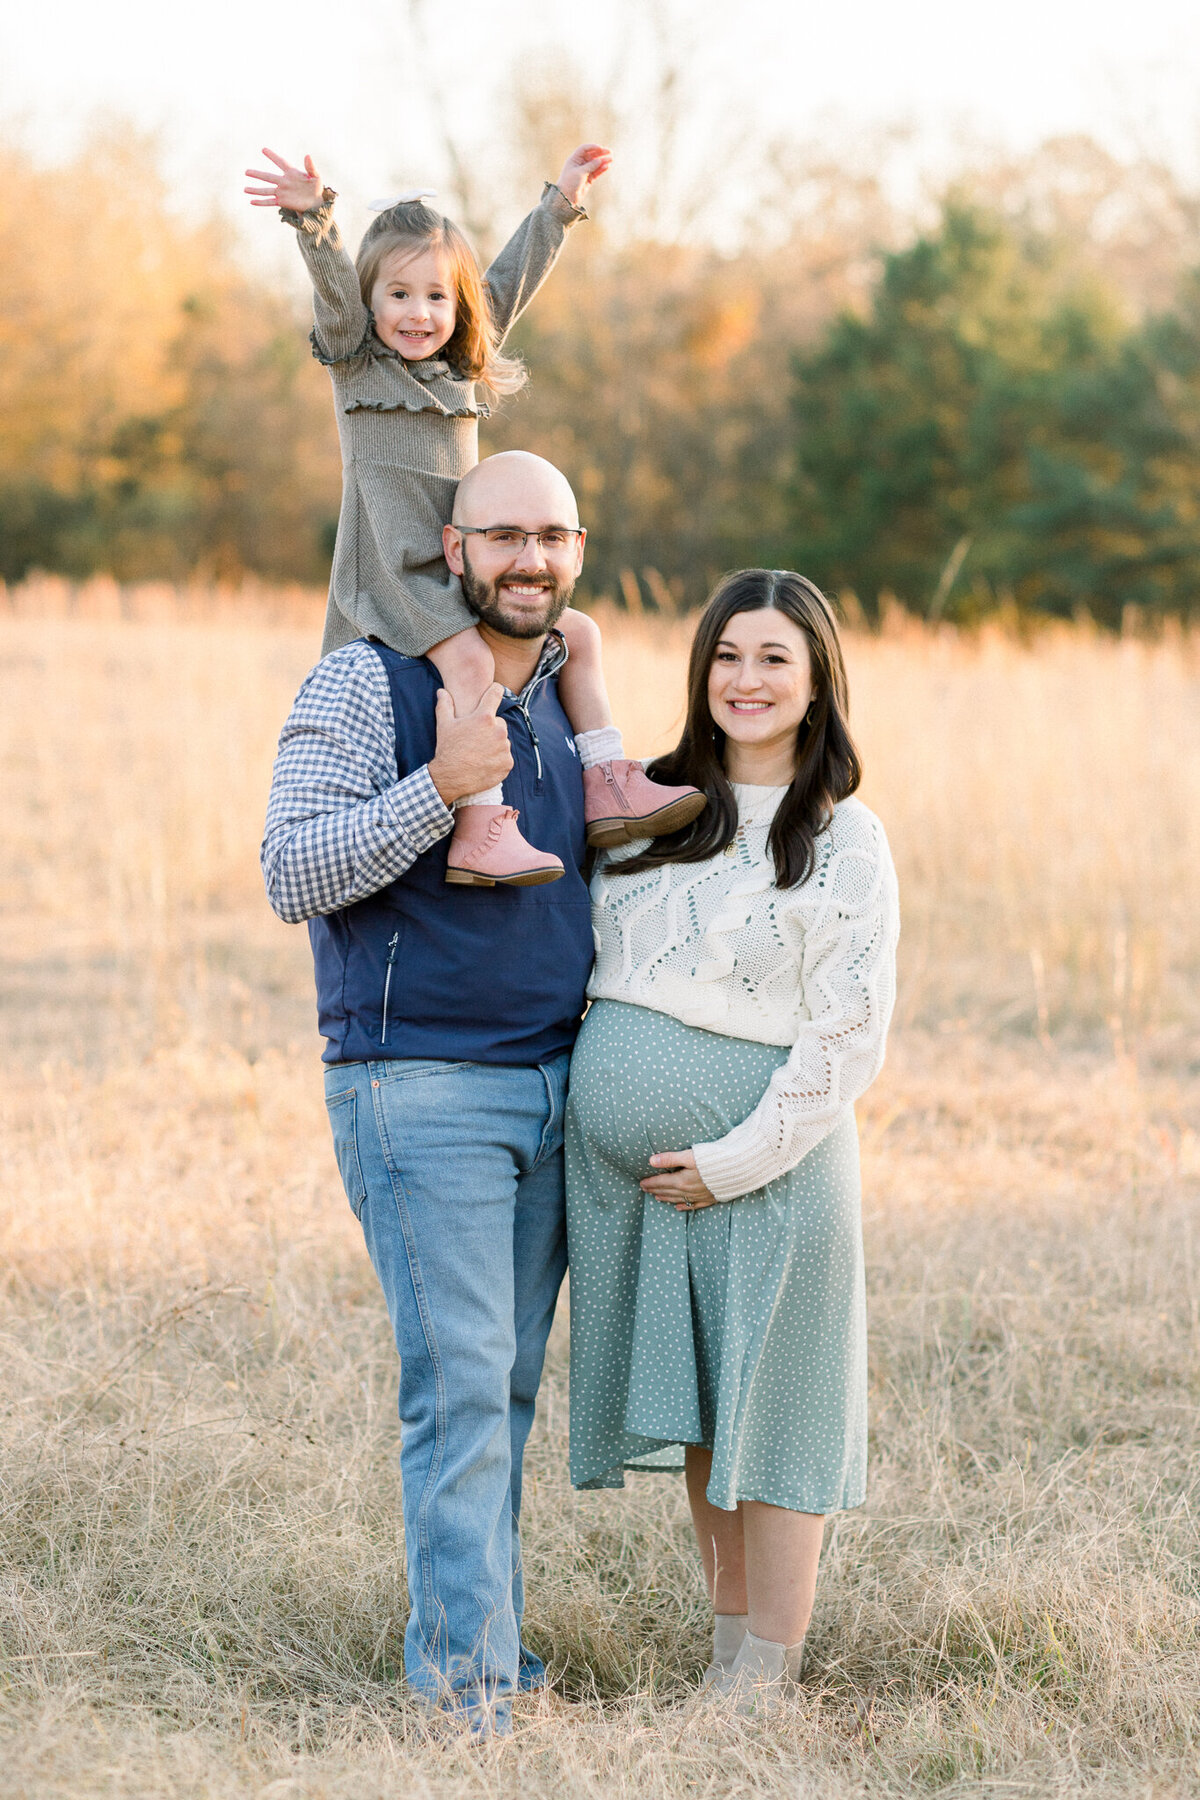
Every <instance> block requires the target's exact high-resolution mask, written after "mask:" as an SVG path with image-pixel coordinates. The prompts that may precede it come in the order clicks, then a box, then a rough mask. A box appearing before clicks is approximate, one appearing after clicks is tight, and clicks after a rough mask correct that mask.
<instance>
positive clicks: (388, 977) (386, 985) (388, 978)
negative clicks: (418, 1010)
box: [379, 931, 400, 1049]
mask: <svg viewBox="0 0 1200 1800" xmlns="http://www.w3.org/2000/svg"><path fill="white" fill-rule="evenodd" d="M399 942H400V933H399V932H398V931H393V933H392V935H391V937H390V938H389V939H388V947H387V948H388V954H387V973H386V974H385V975H384V978H383V1028H382V1030H381V1031H380V1033H379V1046H380V1049H382V1048H383V1046H384V1044H386V1043H387V1028H388V1016H387V1009H388V995H389V994H390V993H391V991H392V964H393V963H394V962H395V960H396V946H397V944H398V943H399Z"/></svg>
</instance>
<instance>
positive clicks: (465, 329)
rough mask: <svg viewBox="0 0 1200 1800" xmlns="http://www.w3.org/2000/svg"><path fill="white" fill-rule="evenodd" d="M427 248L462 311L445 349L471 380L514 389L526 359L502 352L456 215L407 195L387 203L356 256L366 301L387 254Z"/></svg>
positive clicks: (507, 391) (483, 287) (496, 390)
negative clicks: (441, 267)
mask: <svg viewBox="0 0 1200 1800" xmlns="http://www.w3.org/2000/svg"><path fill="white" fill-rule="evenodd" d="M423 250H432V251H433V252H434V254H435V255H437V256H438V257H440V258H441V260H442V261H443V263H444V264H445V267H446V273H447V279H448V281H449V284H450V286H451V288H452V290H453V293H454V300H455V306H456V309H457V314H458V316H457V318H456V319H455V322H454V331H453V333H452V335H451V337H450V340H449V342H448V343H447V344H446V346H445V348H444V350H443V351H442V355H443V356H444V357H445V358H446V361H447V362H449V363H451V364H452V365H453V366H454V368H456V369H457V370H458V372H459V374H460V375H465V376H466V377H467V379H468V380H469V381H482V382H483V383H484V385H485V386H487V387H490V388H491V390H492V392H493V393H494V394H512V393H515V392H516V390H517V389H518V388H519V387H522V386H523V385H524V383H525V380H526V373H525V365H524V364H523V363H522V362H520V361H519V359H518V358H517V357H515V356H502V355H501V354H500V345H499V341H498V338H497V334H496V324H495V320H494V319H493V318H492V309H491V305H490V303H489V301H488V294H487V283H486V282H485V280H484V278H483V276H482V274H481V273H480V270H479V264H478V262H477V261H476V258H475V252H474V250H472V248H471V245H470V243H469V242H468V240H467V239H466V237H464V235H463V233H462V232H461V231H460V230H459V228H458V226H457V225H456V224H455V223H454V221H453V220H452V219H446V218H443V217H442V215H441V213H436V212H434V211H433V208H432V207H429V206H426V205H425V204H424V202H423V201H420V200H407V201H402V202H401V204H400V205H399V206H392V207H389V208H388V210H387V212H385V213H380V215H379V217H378V218H377V219H375V220H374V221H373V222H372V223H371V224H370V225H369V226H368V227H367V231H366V234H365V236H364V237H363V241H362V243H361V244H360V245H359V247H358V255H357V257H356V258H355V268H356V269H357V270H358V285H359V291H360V292H361V294H362V298H363V305H364V306H370V304H371V294H372V292H373V290H374V287H375V283H376V282H377V281H378V279H379V272H380V270H381V269H382V267H383V265H384V263H385V262H386V261H387V259H388V257H389V256H392V255H394V254H395V253H396V252H397V251H399V252H401V254H403V255H406V256H419V255H420V254H421V252H422V251H423Z"/></svg>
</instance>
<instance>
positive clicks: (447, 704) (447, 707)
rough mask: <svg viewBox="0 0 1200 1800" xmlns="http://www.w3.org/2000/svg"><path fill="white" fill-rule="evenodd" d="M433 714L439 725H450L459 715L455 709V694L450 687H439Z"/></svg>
mask: <svg viewBox="0 0 1200 1800" xmlns="http://www.w3.org/2000/svg"><path fill="white" fill-rule="evenodd" d="M433 716H434V718H435V720H436V721H437V723H438V724H439V725H449V724H450V723H451V722H452V721H453V720H454V719H456V718H457V717H458V714H457V713H456V712H455V710H454V695H453V694H452V693H451V692H450V690H449V688H439V689H438V691H437V700H436V701H435V703H434V715H433Z"/></svg>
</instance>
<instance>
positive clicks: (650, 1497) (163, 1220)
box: [0, 580, 1200, 1800]
mask: <svg viewBox="0 0 1200 1800" xmlns="http://www.w3.org/2000/svg"><path fill="white" fill-rule="evenodd" d="M318 619H319V602H318V601H317V600H316V598H315V597H314V596H312V595H311V594H306V593H304V592H303V591H302V590H273V589H266V588H263V589H260V590H254V589H246V590H243V592H242V593H241V594H240V595H239V596H233V595H228V594H222V593H220V592H218V591H216V590H213V591H211V592H208V591H202V590H199V589H197V590H195V591H193V592H191V593H190V594H186V595H183V596H180V595H179V594H178V593H177V592H176V590H174V589H172V588H169V587H161V588H160V587H149V586H146V587H141V588H123V589H122V588H118V587H116V586H115V585H114V584H112V583H111V582H92V583H90V584H86V585H84V586H82V587H77V586H69V585H67V584H66V583H65V582H54V581H49V580H43V581H38V582H33V583H30V584H27V585H26V586H25V587H23V588H18V589H13V590H10V591H9V592H8V593H7V595H5V596H4V597H3V599H2V601H0V671H2V681H3V694H4V705H3V710H2V712H0V781H2V783H3V791H4V806H3V821H4V824H3V853H2V856H0V915H2V920H0V922H2V927H3V929H2V931H0V1005H2V1008H3V1027H4V1032H3V1046H4V1058H5V1063H6V1080H5V1082H4V1084H3V1089H2V1090H0V1167H2V1171H3V1189H4V1193H5V1196H6V1206H5V1210H4V1213H3V1217H2V1219H0V1233H2V1234H3V1267H4V1284H3V1315H2V1318H0V1340H2V1342H3V1352H4V1354H3V1363H2V1365H0V1366H2V1369H3V1374H2V1375H0V1419H2V1421H3V1434H4V1435H3V1455H2V1457H0V1519H2V1521H3V1525H2V1534H0V1535H2V1542H3V1546H4V1548H3V1553H2V1556H0V1582H2V1583H3V1593H2V1596H0V1675H2V1682H0V1727H2V1728H3V1730H4V1732H5V1734H6V1739H7V1742H6V1748H5V1754H4V1756H3V1758H2V1759H0V1794H3V1795H6V1796H7V1795H12V1796H14V1797H15V1796H18V1795H19V1796H21V1797H22V1800H26V1797H27V1800H50V1797H51V1796H63V1797H67V1796H70V1797H72V1800H74V1796H78V1795H81V1794H87V1795H89V1796H90V1795H106V1796H107V1795H113V1796H117V1795H120V1796H122V1797H126V1796H129V1797H136V1800H141V1797H142V1796H145V1797H146V1800H150V1797H151V1796H155V1797H157V1796H162V1795H167V1794H169V1795H181V1796H189V1797H190V1796H197V1797H199V1796H204V1797H206V1800H207V1797H209V1796H211V1797H213V1800H226V1797H229V1800H234V1797H238V1800H240V1797H241V1796H246V1795H251V1794H254V1795H270V1796H279V1797H280V1800H282V1797H283V1796H288V1797H289V1800H290V1797H292V1796H303V1797H305V1800H308V1797H310V1796H311V1797H313V1800H317V1797H322V1800H323V1797H325V1796H330V1797H333V1796H346V1797H347V1800H367V1797H370V1796H379V1797H380V1800H383V1797H384V1796H387V1797H389V1800H390V1797H392V1796H397V1797H398V1796H400V1795H405V1796H421V1797H424V1796H437V1797H438V1800H442V1797H443V1796H455V1797H456V1800H457V1797H458V1796H462V1797H464V1800H465V1797H466V1796H471V1795H479V1794H484V1793H488V1794H502V1795H509V1794H511V1795H514V1796H516V1795H518V1794H519V1795H522V1796H534V1797H536V1800H541V1797H543V1796H544V1797H547V1800H548V1797H549V1796H551V1795H553V1796H556V1797H559V1796H562V1795H564V1794H566V1795H569V1796H571V1797H572V1800H574V1797H575V1796H580V1797H584V1796H586V1797H588V1800H591V1797H592V1796H596V1797H597V1800H599V1797H600V1796H605V1800H608V1797H609V1796H611V1795H613V1794H614V1793H617V1794H625V1793H634V1792H637V1793H640V1794H645V1795H648V1796H666V1795H668V1794H669V1795H672V1796H677V1795H681V1794H682V1795H696V1796H711V1797H712V1800H726V1797H729V1800H733V1797H734V1796H739V1797H740V1796H752V1795H760V1794H762V1795H765V1794H788V1795H791V1796H808V1795H810V1794H811V1795H829V1796H839V1797H841V1796H850V1795H857V1794H863V1793H870V1794H872V1795H875V1794H878V1795H893V1794H894V1795H897V1796H900V1795H907V1794H911V1793H914V1792H918V1793H921V1792H932V1791H938V1792H941V1793H944V1794H947V1795H955V1794H959V1793H962V1794H967V1793H971V1794H974V1793H984V1792H986V1793H988V1794H1004V1795H1008V1794H1011V1795H1013V1796H1017V1795H1029V1794H1039V1795H1040V1794H1045V1795H1051V1794H1054V1795H1060V1794H1061V1795H1064V1796H1066V1795H1072V1796H1074V1795H1083V1794H1106V1795H1107V1794H1118V1793H1119V1794H1130V1795H1134V1794H1136V1795H1141V1796H1149V1795H1154V1796H1159V1795H1162V1796H1166V1795H1171V1796H1176V1795H1183V1794H1193V1793H1198V1794H1200V1774H1198V1773H1197V1764H1198V1757H1200V1724H1198V1723H1197V1717H1198V1715H1200V1593H1198V1590H1197V1576H1196V1544H1197V1526H1196V1510H1197V1506H1198V1505H1200V1453H1198V1448H1197V1432H1196V1417H1197V1414H1196V1406H1197V1401H1198V1399H1200V1275H1198V1271H1197V1260H1198V1257H1200V1244H1198V1243H1197V1236H1198V1231H1197V1200H1198V1197H1200V1136H1198V1127H1200V1105H1198V1103H1200V908H1198V907H1197V903H1196V895H1197V893H1198V892H1200V640H1198V639H1197V638H1196V637H1195V636H1194V635H1188V634H1187V633H1185V632H1182V631H1180V630H1171V629H1169V628H1164V629H1161V630H1159V631H1158V632H1156V633H1155V634H1154V635H1149V636H1140V635H1137V634H1135V633H1127V634H1126V635H1124V636H1115V637H1114V636H1102V635H1100V634H1097V633H1095V632H1093V631H1092V630H1090V629H1089V628H1088V627H1087V626H1086V625H1076V626H1056V627H1044V628H1042V629H1041V630H1040V631H1038V632H1037V633H1035V634H1033V635H1028V636H1026V637H1025V638H1021V637H1019V636H1015V635H1013V634H1011V633H1006V632H1005V631H1003V630H1002V629H1000V628H999V627H998V626H993V627H988V628H986V629H982V630H979V631H975V632H970V633H968V632H965V631H956V630H954V629H951V628H949V627H943V628H942V629H940V630H938V629H934V628H930V627H927V626H920V625H917V624H915V623H913V622H912V621H911V620H907V621H906V619H905V618H904V617H903V616H901V615H894V616H891V617H885V620H884V623H883V626H882V629H881V630H879V631H878V632H877V633H873V634H870V635H868V634H866V633H861V634H851V638H850V643H849V655H850V661H851V674H852V689H853V697H854V721H855V727H856V730H857V733H858V735H859V738H860V741H861V744H862V747H863V750H864V752H865V758H866V764H867V771H868V774H867V783H866V787H865V789H864V794H865V798H866V799H867V800H868V802H869V803H870V804H872V805H873V806H875V807H876V808H877V810H878V811H879V812H880V813H881V815H882V816H883V818H884V820H885V823H886V825H887V828H888V831H889V834H890V837H891V840H892V843H893V847H894V850H895V854H896V861H897V865H898V868H899V872H900V879H901V884H902V894H903V902H904V937H903V945H902V957H903V969H902V988H901V1002H900V1009H899V1017H898V1022H897V1028H896V1032H895V1036H894V1041H893V1046H892V1050H891V1054H890V1058H889V1062H888V1065H887V1068H886V1070H885V1072H884V1074H883V1076H882V1077H881V1079H880V1080H879V1082H878V1083H877V1084H876V1086H875V1088H874V1089H873V1090H872V1091H871V1093H870V1094H869V1095H868V1096H867V1098H866V1101H865V1102H864V1104H863V1105H862V1106H861V1108H860V1124H861V1129H862V1134H863V1141H864V1158H865V1179H866V1197H867V1198H866V1208H867V1210H866V1237H867V1257H868V1278H869V1285H870V1306H871V1322H872V1334H871V1343H872V1399H871V1418H872V1432H873V1444H872V1463H871V1471H872V1473H871V1487H870V1494H869V1499H868V1503H867V1505H866V1506H865V1508H863V1509H862V1511H860V1512H857V1513H852V1514H847V1515H845V1516H843V1517H842V1518H840V1519H839V1520H838V1521H837V1522H836V1524H835V1525H834V1526H833V1527H832V1528H831V1530H830V1532H829V1535H828V1539H827V1551H826V1559H825V1566H824V1573H823V1577H822V1582H821V1586H820V1589H819V1594H818V1602H817V1610H816V1615H815V1619H814V1624H813V1629H812V1634H811V1639H810V1643H811V1649H812V1654H811V1657H810V1662H809V1670H808V1674H807V1677H806V1682H805V1685H804V1688H803V1690H802V1692H801V1694H800V1695H799V1697H798V1698H797V1699H796V1700H795V1701H794V1702H793V1703H792V1704H791V1705H789V1707H788V1709H787V1710H786V1712H785V1713H784V1714H783V1715H782V1716H781V1717H780V1718H779V1719H778V1720H776V1721H773V1722H772V1723H770V1724H769V1725H764V1724H745V1725H740V1724H735V1723H728V1722H724V1723H723V1722H721V1721H719V1720H717V1719H713V1718H711V1717H707V1716H700V1717H699V1718H697V1717H695V1716H693V1715H691V1714H689V1713H687V1712H686V1711H685V1712H680V1711H679V1710H678V1707H679V1704H680V1702H681V1701H682V1700H683V1699H684V1697H685V1695H686V1693H687V1690H688V1685H689V1683H690V1682H691V1681H692V1680H693V1678H694V1676H695V1674H696V1673H697V1671H698V1669H699V1667H700V1666H701V1664H702V1662H703V1660H704V1606H703V1602H702V1595H701V1592H700V1586H699V1580H698V1573H697V1567H696V1561H695V1557H694V1553H693V1551H692V1549H691V1547H690V1544H689V1533H688V1530H687V1526H686V1514H685V1506H684V1500H683V1493H682V1487H681V1484H678V1483H676V1482H674V1481H672V1480H670V1479H654V1478H641V1479H635V1480H634V1481H633V1483H632V1484H631V1486H630V1488H629V1489H628V1490H627V1492H626V1493H625V1494H624V1495H611V1494H586V1495H575V1494H572V1493H571V1491H570V1490H569V1488H568V1486H567V1484H566V1480H565V1431H566V1384H565V1351H566V1328H565V1309H564V1317H563V1318H562V1319H561V1320H560V1323H559V1326H558V1327H556V1335H555V1339H554V1346H553V1356H552V1367H551V1372H550V1376H549V1379H548V1382H547V1385H546V1387H545V1389H544V1399H543V1404H542V1407H541V1410H540V1419H539V1425H538V1428H537V1431H536V1435H535V1439H534V1441H533V1444H532V1447H531V1467H532V1479H531V1481H530V1483H529V1500H528V1513H527V1532H526V1546H527V1554H528V1558H529V1564H530V1584H529V1585H530V1614H529V1635H530V1637H531V1640H532V1641H533V1642H534V1644H535V1645H536V1646H537V1647H538V1648H539V1649H541V1650H542V1651H543V1652H544V1653H545V1654H546V1655H547V1657H548V1659H549V1661H550V1662H551V1664H552V1667H553V1668H554V1670H555V1671H556V1673H557V1675H558V1677H559V1679H558V1683H557V1687H556V1690H555V1693H554V1694H553V1695H552V1696H551V1697H549V1698H548V1699H545V1700H542V1701H539V1702H533V1701H530V1702H525V1703H523V1711H522V1714H521V1719H520V1729H519V1735H518V1737H517V1739H516V1741H515V1742H514V1743H513V1744H512V1745H511V1746H510V1747H509V1748H507V1749H505V1750H501V1751H499V1752H489V1753H477V1752H469V1751H467V1750H465V1749H462V1748H455V1747H451V1748H448V1749H447V1748H440V1749H439V1748H436V1747H433V1746H431V1745H430V1744H429V1743H428V1742H427V1741H426V1740H425V1738H424V1737H423V1735H422V1733H421V1730H420V1727H419V1725H418V1724H417V1722H416V1720H415V1719H414V1717H413V1715H412V1713H411V1711H410V1709H409V1708H408V1707H407V1706H406V1704H405V1701H404V1699H403V1696H402V1694H401V1692H400V1689H399V1686H398V1670H399V1661H400V1650H401V1634H402V1628H403V1620H404V1616H405V1610H406V1602H405V1596H404V1587H403V1579H402V1558H401V1552H400V1542H399V1502H398V1483H397V1474H396V1450H397V1427H396V1422H395V1409H394V1389H395V1371H394V1357H393V1351H392V1348H391V1344H390V1339H389V1336H388V1331H387V1327H386V1320H385V1317H384V1313H383V1308H382V1304H381V1302H380V1299H379V1296H378V1293H377V1290H376V1288H375V1284H374V1278H373V1276H372V1273H371V1270H370V1268H369V1265H368V1263H367V1260H366V1257H365V1253H364V1251H363V1249H362V1244H361V1238H360V1235H359V1233H358V1231H357V1228H356V1227H355V1225H354V1221H353V1219H352V1217H351V1215H350V1212H349V1209H348V1208H347V1206H346V1204H345V1200H344V1197H343V1196H342V1194H341V1191H340V1188H339V1184H338V1180H337V1175H336V1170H335V1166H334V1162H333V1158H332V1154H331V1151H330V1146H329V1143H328V1136H327V1129H326V1126H325V1121H324V1116H323V1107H322V1105H321V1089H320V1078H319V1071H318V1065H317V1056H318V1043H317V1039H316V1036H315V1029H314V1020H313V1008H312V996H311V975H310V969H309V960H308V951H307V941H306V938H305V935H304V933H303V932H302V931H299V930H296V929H292V928H288V927H285V926H283V925H281V924H280V923H279V922H278V921H276V920H275V919H274V918H273V917H272V915H271V914H270V912H269V910H268V908H267V906H266V903H265V900H264V899H263V896H262V891H261V884H260V880H259V876H258V871H257V844H258V837H259V832H260V828H261V820H262V814H263V807H264V801H265V796H266V790H267V784H268V779H269V772H270V764H271V757H272V752H273V746H274V739H275V736H276V734H277V731H278V728H279V725H280V723H281V721H282V719H283V717H284V715H285V713H286V710H287V708H288V706H289V704H290V701H291V698H292V695H293V693H294V691H295V688H296V686H297V684H298V682H299V680H300V678H301V676H302V675H303V673H304V671H305V670H306V669H307V667H308V666H309V664H310V662H311V660H312V656H313V649H314V645H315V644H316V641H317V631H318ZM604 622H605V625H606V636H607V643H608V657H609V665H610V670H611V674H612V681H613V687H614V690H615V693H616V698H617V703H618V710H619V714H620V718H621V723H622V724H623V726H624V728H625V731H626V735H627V741H628V742H629V743H630V744H631V747H632V748H633V749H635V750H637V751H640V752H643V753H644V752H647V751H651V750H653V749H655V748H657V747H661V746H662V745H663V744H664V743H665V742H666V741H668V739H669V738H670V735H671V731H672V727H673V725H674V724H675V722H676V721H677V718H678V715H679V710H680V700H681V693H682V682H681V674H682V653H683V646H684V643H685V635H686V628H685V626H684V625H683V624H682V622H678V621H672V620H669V619H661V618H660V619H654V620H652V619H650V618H636V617H629V616H628V615H624V614H623V615H619V616H618V615H611V616H608V617H607V618H606V619H605V621H604Z"/></svg>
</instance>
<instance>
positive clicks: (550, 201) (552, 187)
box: [542, 181, 588, 225]
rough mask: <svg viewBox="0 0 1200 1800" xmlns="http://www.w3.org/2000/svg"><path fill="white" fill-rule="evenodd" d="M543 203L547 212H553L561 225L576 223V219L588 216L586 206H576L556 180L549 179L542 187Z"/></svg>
mask: <svg viewBox="0 0 1200 1800" xmlns="http://www.w3.org/2000/svg"><path fill="white" fill-rule="evenodd" d="M542 205H543V206H544V207H545V208H546V211H547V212H549V213H553V215H554V217H555V218H556V219H557V220H558V222H559V224H560V225H574V223H575V221H576V219H586V218H587V216H588V215H587V212H586V210H585V208H584V207H582V206H574V205H573V204H572V203H571V201H570V200H568V199H567V196H566V195H565V194H564V193H563V191H562V189H561V188H560V187H559V185H558V183H557V182H556V181H548V182H547V183H546V185H545V187H544V188H543V189H542Z"/></svg>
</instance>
